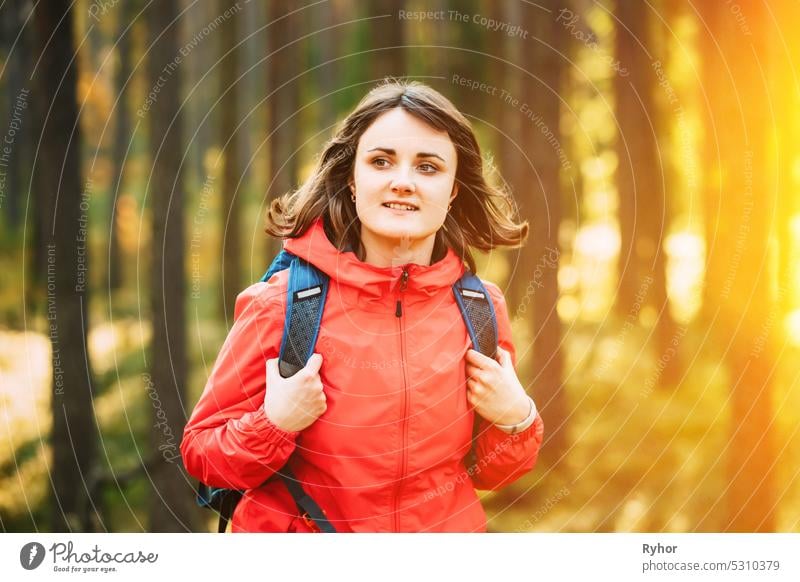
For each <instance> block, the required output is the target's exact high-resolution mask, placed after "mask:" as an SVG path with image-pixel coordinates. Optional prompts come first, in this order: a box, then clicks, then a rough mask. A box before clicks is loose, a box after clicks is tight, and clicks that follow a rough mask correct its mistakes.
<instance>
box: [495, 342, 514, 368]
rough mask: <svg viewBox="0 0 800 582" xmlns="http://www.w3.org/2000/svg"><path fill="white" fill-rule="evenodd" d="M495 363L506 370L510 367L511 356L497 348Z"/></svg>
mask: <svg viewBox="0 0 800 582" xmlns="http://www.w3.org/2000/svg"><path fill="white" fill-rule="evenodd" d="M497 361H498V362H499V363H500V365H501V366H503V367H504V368H507V367H509V366H511V365H512V362H511V354H510V353H509V352H508V351H506V350H504V349H503V348H501V347H500V346H497Z"/></svg>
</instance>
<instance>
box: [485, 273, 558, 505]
mask: <svg viewBox="0 0 800 582" xmlns="http://www.w3.org/2000/svg"><path fill="white" fill-rule="evenodd" d="M484 286H485V287H486V289H487V291H489V295H491V297H492V302H493V303H494V309H495V315H496V316H497V336H498V343H499V344H500V347H502V348H503V349H504V350H506V351H508V352H509V353H510V354H511V360H512V362H513V363H514V366H515V367H516V364H517V353H516V349H515V348H514V343H513V341H512V338H511V322H510V320H509V317H508V308H507V307H506V300H505V298H504V297H503V293H502V292H501V291H500V289H499V288H498V287H497V286H496V285H494V284H492V283H488V282H486V281H484ZM477 418H478V436H477V437H476V440H475V464H474V465H473V466H472V467H471V470H472V481H473V483H474V485H475V488H476V489H486V490H491V491H495V490H497V489H501V488H502V487H505V486H506V485H509V484H510V483H513V482H514V481H516V480H517V479H519V478H520V477H522V475H524V474H525V473H527V472H528V471H530V470H531V469H533V466H534V465H535V464H536V458H537V457H538V455H539V448H540V447H541V445H542V438H543V436H544V422H543V421H542V417H541V415H539V414H538V413H537V415H536V420H535V421H534V423H533V424H532V425H531V426H529V427H528V428H527V429H525V430H524V431H522V432H520V433H517V434H514V435H511V434H508V433H506V432H504V431H502V430H501V429H499V428H497V427H496V426H495V425H494V424H492V423H490V422H488V421H486V420H485V419H483V418H481V417H477Z"/></svg>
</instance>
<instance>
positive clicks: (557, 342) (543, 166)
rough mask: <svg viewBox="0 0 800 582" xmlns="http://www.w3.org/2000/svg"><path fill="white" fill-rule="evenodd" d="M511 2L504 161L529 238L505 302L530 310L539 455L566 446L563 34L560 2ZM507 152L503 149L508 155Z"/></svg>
mask: <svg viewBox="0 0 800 582" xmlns="http://www.w3.org/2000/svg"><path fill="white" fill-rule="evenodd" d="M514 4H516V3H510V4H509V5H507V7H508V8H509V12H508V13H507V14H506V18H505V21H506V22H508V23H509V24H511V25H517V24H518V25H521V27H522V28H521V30H527V31H528V32H529V36H530V38H529V40H527V41H524V40H523V39H522V38H520V37H516V36H508V37H507V38H506V40H505V43H506V46H507V57H506V58H507V59H508V61H510V62H511V63H514V64H516V65H517V66H518V67H521V69H522V70H521V71H520V70H517V71H511V72H510V73H509V80H510V81H511V83H512V84H511V85H510V86H509V88H510V91H509V92H510V94H511V95H512V97H513V98H514V99H517V100H518V103H516V104H514V103H513V102H512V103H509V102H505V103H504V105H503V109H504V113H505V115H506V121H505V122H504V124H503V126H504V130H505V131H506V132H507V134H508V136H509V137H508V139H509V146H508V147H513V148H514V149H518V150H520V151H519V152H518V153H516V154H514V153H513V152H506V154H504V162H506V164H508V162H509V160H511V163H515V162H516V163H519V164H520V165H519V167H518V169H515V168H514V167H513V166H512V167H511V168H510V169H511V170H512V172H511V183H512V188H513V189H514V191H515V194H516V195H515V199H516V201H517V203H518V204H519V212H520V216H521V218H523V219H525V220H527V221H528V222H529V224H530V228H531V231H530V238H529V240H528V243H527V244H526V245H525V246H524V247H523V248H522V249H520V251H519V262H518V264H517V265H515V269H514V273H513V275H512V279H511V283H510V285H509V305H510V306H511V309H512V318H513V317H516V316H517V315H519V316H524V315H525V314H526V313H527V311H528V309H530V310H531V313H530V316H528V317H525V318H524V319H525V320H526V321H528V322H529V323H528V327H529V329H531V334H532V335H533V352H532V361H531V373H530V377H531V378H532V381H531V385H532V386H534V387H535V393H536V400H537V404H538V405H539V407H540V409H541V411H542V416H544V417H545V418H548V419H551V420H550V422H549V423H548V427H547V435H546V436H545V439H546V446H545V447H544V449H543V453H544V454H545V455H548V456H550V457H551V458H554V459H558V458H560V456H561V455H562V454H563V453H565V452H566V451H567V449H568V442H567V424H566V420H567V418H568V416H569V414H568V408H567V401H566V394H565V392H564V390H563V385H562V376H563V368H564V362H563V354H562V352H561V339H562V329H561V320H560V319H559V316H558V311H557V308H556V306H557V303H558V265H559V262H560V252H561V251H560V247H559V241H558V231H559V227H560V225H561V198H562V193H561V175H560V174H561V165H562V160H561V158H562V156H563V149H562V144H563V143H564V139H563V137H562V135H561V132H560V113H559V112H560V100H561V97H560V95H561V89H560V88H561V78H562V70H563V58H562V56H561V54H560V48H559V47H561V45H562V42H561V39H562V38H563V35H562V34H560V33H559V31H558V26H559V25H558V24H557V23H556V20H555V18H556V14H557V13H558V10H559V8H560V6H561V4H559V3H558V2H556V1H555V0H547V1H545V2H540V3H539V4H538V5H522V6H520V7H515V6H514ZM523 43H525V44H524V45H523ZM523 46H524V49H523ZM520 153H523V159H522V160H520ZM505 155H509V160H506V159H505Z"/></svg>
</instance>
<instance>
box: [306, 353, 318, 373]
mask: <svg viewBox="0 0 800 582" xmlns="http://www.w3.org/2000/svg"><path fill="white" fill-rule="evenodd" d="M321 367H322V355H321V354H318V353H313V354H311V357H310V358H308V362H306V370H308V371H309V372H311V373H312V374H316V373H317V372H319V369H320V368H321Z"/></svg>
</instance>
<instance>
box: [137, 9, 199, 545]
mask: <svg viewBox="0 0 800 582" xmlns="http://www.w3.org/2000/svg"><path fill="white" fill-rule="evenodd" d="M177 15H178V6H177V4H176V3H173V2H156V3H153V4H152V5H151V6H150V8H149V10H148V13H147V24H148V28H149V35H150V42H151V43H152V44H151V48H150V51H149V54H148V57H149V58H148V63H147V68H148V73H149V75H148V76H149V78H150V80H149V84H150V85H151V86H156V84H157V83H160V86H161V89H160V92H159V93H158V98H157V99H156V100H155V102H154V103H153V105H152V107H151V109H150V111H148V112H147V116H148V119H147V122H148V129H149V135H150V150H151V163H152V165H153V169H152V179H151V181H150V184H151V187H150V191H149V192H148V195H149V197H150V199H151V200H152V202H151V204H152V221H153V225H152V228H153V236H152V243H151V244H152V248H151V254H152V272H151V279H152V280H151V294H150V295H151V302H152V304H151V307H152V316H153V343H152V356H151V357H152V361H151V363H150V370H151V371H150V377H149V378H146V379H145V386H144V387H145V389H146V391H147V394H148V397H149V400H148V404H151V405H152V411H153V427H152V429H151V441H150V442H151V449H152V451H153V454H154V456H155V459H156V460H155V462H154V463H153V469H152V471H151V472H150V475H149V476H150V478H151V482H152V485H153V491H151V495H150V529H151V530H152V531H154V532H175V531H185V530H191V529H193V521H194V517H195V509H194V498H193V495H192V490H191V488H190V487H189V486H187V484H188V483H190V478H189V476H188V474H187V473H186V472H185V470H184V469H183V465H182V463H181V457H180V452H179V450H178V446H179V445H180V439H181V435H182V434H183V428H184V425H185V418H186V411H185V410H184V408H183V403H185V402H186V321H185V314H184V300H185V297H184V295H185V269H184V245H185V240H184V226H183V206H184V192H183V182H182V175H181V156H182V154H183V143H182V136H183V124H182V121H181V114H180V111H179V107H180V92H179V90H180V73H181V67H180V66H177V67H174V66H172V63H174V60H173V59H174V58H175V57H176V55H179V54H180V53H179V52H178V25H179V21H178V20H176V17H177Z"/></svg>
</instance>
